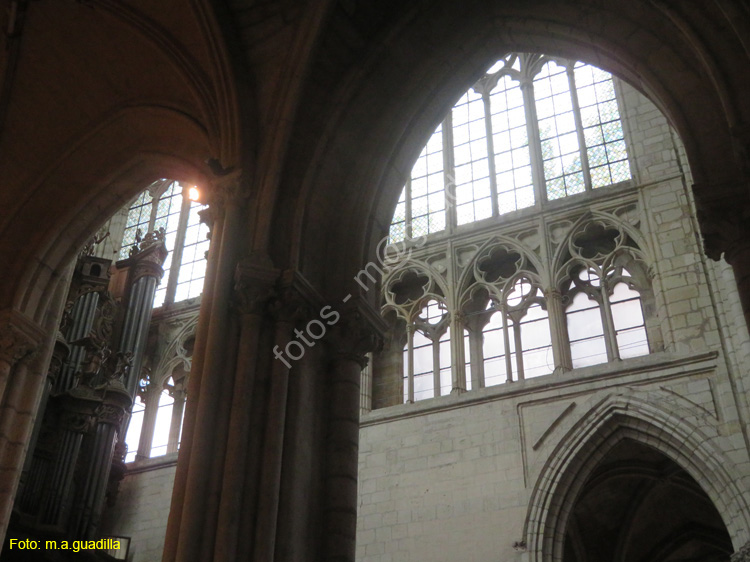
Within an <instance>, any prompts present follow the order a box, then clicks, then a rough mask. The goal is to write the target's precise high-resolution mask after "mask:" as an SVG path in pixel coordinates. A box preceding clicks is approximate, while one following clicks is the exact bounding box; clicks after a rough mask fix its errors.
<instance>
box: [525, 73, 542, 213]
mask: <svg viewBox="0 0 750 562" xmlns="http://www.w3.org/2000/svg"><path fill="white" fill-rule="evenodd" d="M521 94H522V95H523V107H524V112H525V113H526V134H527V135H528V137H529V155H530V157H531V180H532V181H533V182H534V198H535V206H536V207H537V208H538V207H540V206H541V205H542V203H543V202H545V201H547V189H546V182H545V179H544V161H543V159H542V141H541V139H540V134H539V122H538V118H537V116H536V102H535V101H534V82H533V80H532V78H531V77H530V76H529V77H524V78H523V79H521Z"/></svg>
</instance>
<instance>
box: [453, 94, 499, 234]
mask: <svg viewBox="0 0 750 562" xmlns="http://www.w3.org/2000/svg"><path fill="white" fill-rule="evenodd" d="M452 121H453V131H454V135H453V143H454V145H453V146H454V148H453V156H454V162H455V164H456V168H455V176H454V182H455V190H456V203H457V213H456V217H457V223H458V224H459V225H460V224H466V223H470V222H474V221H476V220H479V219H482V218H486V217H487V216H492V207H491V206H490V213H489V215H487V214H486V213H485V212H484V210H483V206H482V205H481V204H477V202H478V201H479V200H480V199H481V198H482V197H486V196H488V195H489V193H488V191H489V175H490V172H489V163H488V161H487V122H486V119H485V106H484V101H483V100H482V96H481V95H480V94H478V93H476V92H475V91H474V90H469V91H468V92H466V94H464V95H463V96H462V97H461V99H460V100H459V101H458V103H456V105H455V106H454V108H453V113H452Z"/></svg>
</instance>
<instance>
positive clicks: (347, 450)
mask: <svg viewBox="0 0 750 562" xmlns="http://www.w3.org/2000/svg"><path fill="white" fill-rule="evenodd" d="M384 328H385V325H384V322H383V321H382V319H381V318H380V317H379V316H378V315H377V313H376V312H375V311H373V310H372V309H371V308H369V307H368V306H367V305H365V303H361V302H360V303H358V304H356V305H355V306H353V307H352V308H351V309H349V310H347V311H345V312H343V313H342V316H341V320H340V321H339V322H338V323H337V324H336V325H335V326H334V327H333V330H332V332H333V333H332V334H331V337H330V339H328V340H327V341H328V342H329V344H330V345H329V349H330V350H331V351H330V355H331V367H330V372H329V383H328V393H327V394H328V406H327V407H328V422H327V429H326V435H325V442H326V471H325V486H324V490H325V505H324V509H325V528H324V529H325V530H324V541H325V542H324V552H323V560H326V561H327V562H354V556H355V546H356V534H357V472H358V468H359V466H358V462H359V456H358V454H359V396H360V381H361V374H362V369H364V367H365V365H366V364H367V356H366V354H367V353H368V352H370V351H375V350H377V349H378V348H379V347H381V346H382V334H383V330H384Z"/></svg>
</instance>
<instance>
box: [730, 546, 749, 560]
mask: <svg viewBox="0 0 750 562" xmlns="http://www.w3.org/2000/svg"><path fill="white" fill-rule="evenodd" d="M729 562H750V542H748V543H746V544H745V546H743V547H742V548H740V549H739V550H738V551H737V552H735V553H734V554H732V556H731V557H730V558H729Z"/></svg>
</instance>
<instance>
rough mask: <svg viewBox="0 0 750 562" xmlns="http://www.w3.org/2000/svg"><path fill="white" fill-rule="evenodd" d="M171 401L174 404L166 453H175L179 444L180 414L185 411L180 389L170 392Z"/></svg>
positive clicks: (183, 398) (182, 392) (182, 391)
mask: <svg viewBox="0 0 750 562" xmlns="http://www.w3.org/2000/svg"><path fill="white" fill-rule="evenodd" d="M175 386H176V385H175ZM180 386H181V385H180ZM172 399H173V400H174V402H173V406H172V419H171V420H170V423H169V440H168V442H167V453H176V452H177V450H178V447H179V444H180V430H181V429H182V413H183V411H184V410H185V391H184V390H182V389H180V388H175V389H174V390H173V391H172Z"/></svg>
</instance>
